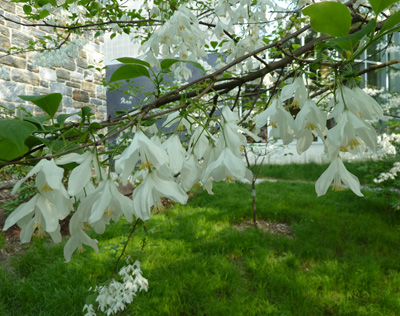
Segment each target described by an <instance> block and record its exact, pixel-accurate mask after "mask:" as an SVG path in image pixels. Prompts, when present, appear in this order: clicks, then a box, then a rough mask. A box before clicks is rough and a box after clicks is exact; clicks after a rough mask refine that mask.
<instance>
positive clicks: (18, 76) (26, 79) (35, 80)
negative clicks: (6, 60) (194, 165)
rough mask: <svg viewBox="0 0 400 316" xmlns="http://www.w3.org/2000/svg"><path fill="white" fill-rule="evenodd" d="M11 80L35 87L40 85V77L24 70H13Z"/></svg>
mask: <svg viewBox="0 0 400 316" xmlns="http://www.w3.org/2000/svg"><path fill="white" fill-rule="evenodd" d="M11 79H12V80H13V81H15V82H23V83H28V84H31V85H33V86H38V85H39V82H40V80H39V76H38V75H37V74H35V73H32V72H30V71H27V70H23V69H16V68H15V69H11Z"/></svg>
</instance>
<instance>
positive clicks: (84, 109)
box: [81, 106, 93, 117]
mask: <svg viewBox="0 0 400 316" xmlns="http://www.w3.org/2000/svg"><path fill="white" fill-rule="evenodd" d="M92 114H93V112H92V108H91V107H90V106H83V107H82V108H81V115H82V117H85V116H90V115H92Z"/></svg>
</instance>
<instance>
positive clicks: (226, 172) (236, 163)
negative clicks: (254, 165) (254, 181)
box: [202, 147, 248, 183]
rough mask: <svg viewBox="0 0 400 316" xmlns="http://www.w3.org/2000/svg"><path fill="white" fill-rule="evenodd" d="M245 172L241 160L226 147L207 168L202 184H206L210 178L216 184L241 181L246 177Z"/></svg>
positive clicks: (243, 163) (246, 173)
mask: <svg viewBox="0 0 400 316" xmlns="http://www.w3.org/2000/svg"><path fill="white" fill-rule="evenodd" d="M246 170H247V169H246V164H245V162H244V161H243V159H241V158H238V157H237V156H236V155H235V154H234V153H233V152H232V150H231V149H230V148H229V147H226V148H224V149H223V150H222V152H221V154H220V155H219V157H218V159H216V160H215V161H213V162H211V163H210V164H209V165H208V166H207V168H206V170H205V171H204V174H203V180H202V182H203V183H205V182H207V181H208V179H209V178H210V177H212V179H213V180H214V181H216V182H219V181H226V182H231V181H234V180H243V179H244V178H245V177H246V175H248V172H246Z"/></svg>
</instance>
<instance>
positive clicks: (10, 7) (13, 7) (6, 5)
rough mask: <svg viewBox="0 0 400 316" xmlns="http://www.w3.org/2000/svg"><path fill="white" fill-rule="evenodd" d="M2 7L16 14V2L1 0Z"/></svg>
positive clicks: (0, 5) (0, 6)
mask: <svg viewBox="0 0 400 316" xmlns="http://www.w3.org/2000/svg"><path fill="white" fill-rule="evenodd" d="M0 9H2V10H4V11H6V12H8V13H10V14H15V10H16V4H15V3H11V2H8V1H4V0H2V1H0Z"/></svg>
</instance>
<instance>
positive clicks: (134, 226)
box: [112, 218, 140, 278]
mask: <svg viewBox="0 0 400 316" xmlns="http://www.w3.org/2000/svg"><path fill="white" fill-rule="evenodd" d="M139 221H140V218H138V219H137V220H136V222H135V224H134V225H133V227H132V230H131V233H130V234H129V236H128V239H127V240H126V243H125V245H124V248H123V249H122V252H121V254H120V256H119V257H118V259H117V261H116V262H115V265H114V270H113V273H112V278H114V275H115V272H117V268H118V263H119V261H120V260H121V258H122V256H123V255H124V254H125V250H126V247H127V246H128V243H129V241H130V240H131V237H132V236H133V233H134V232H135V230H136V226H137V224H138V223H139Z"/></svg>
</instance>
